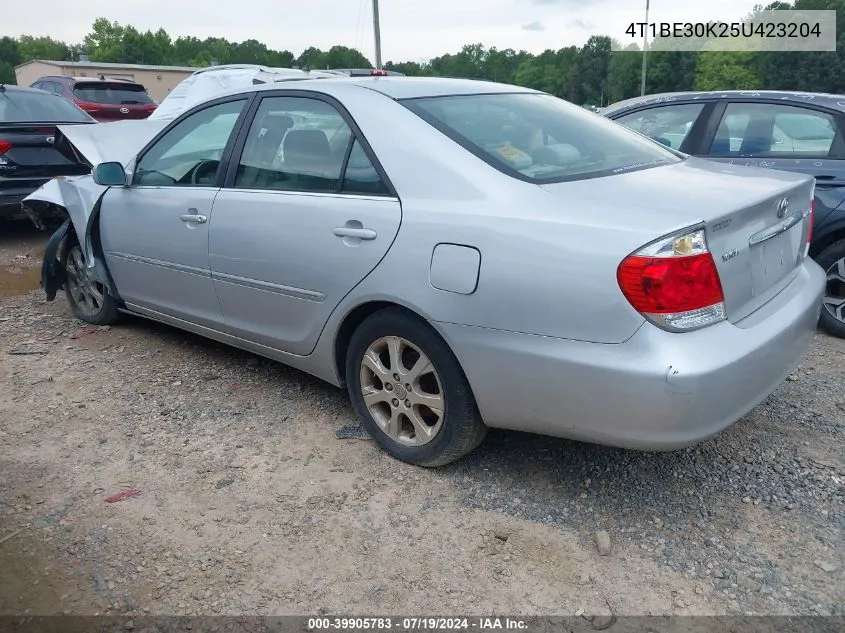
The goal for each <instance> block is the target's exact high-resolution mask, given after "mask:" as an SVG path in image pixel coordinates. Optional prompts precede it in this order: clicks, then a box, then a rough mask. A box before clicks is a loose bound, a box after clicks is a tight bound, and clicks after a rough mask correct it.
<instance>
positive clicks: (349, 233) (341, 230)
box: [334, 226, 378, 240]
mask: <svg viewBox="0 0 845 633" xmlns="http://www.w3.org/2000/svg"><path fill="white" fill-rule="evenodd" d="M334 234H335V235H337V236H338V237H357V238H358V239H359V240H374V239H376V237H377V236H378V233H376V232H375V231H373V230H372V229H356V228H352V227H349V226H339V227H337V228H336V229H335V230H334Z"/></svg>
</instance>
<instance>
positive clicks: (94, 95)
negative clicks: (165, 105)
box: [73, 83, 153, 105]
mask: <svg viewBox="0 0 845 633" xmlns="http://www.w3.org/2000/svg"><path fill="white" fill-rule="evenodd" d="M73 94H75V95H76V96H77V97H79V98H80V99H82V100H83V101H88V102H90V103H107V104H111V105H132V104H147V103H152V102H153V100H152V99H151V98H150V95H148V94H147V91H146V89H145V88H144V86H141V85H139V84H110V83H96V84H95V83H90V84H82V83H79V84H76V85H75V86H74V88H73Z"/></svg>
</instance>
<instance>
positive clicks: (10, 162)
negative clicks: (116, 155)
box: [0, 122, 89, 187]
mask: <svg viewBox="0 0 845 633" xmlns="http://www.w3.org/2000/svg"><path fill="white" fill-rule="evenodd" d="M63 125H67V124H63ZM58 136H59V134H58V128H57V126H56V124H54V123H38V122H27V123H4V122H0V150H2V152H1V153H0V182H2V181H3V180H7V179H9V180H10V179H15V180H18V179H43V178H53V177H55V176H75V175H80V174H86V173H88V171H89V168H88V166H87V165H85V164H84V162H82V161H80V160H78V159H77V158H76V157H75V156H74V154H73V152H72V151H70V150H69V149H68V148H62V147H60V146H57V144H56V139H57V138H58ZM0 187H2V184H0Z"/></svg>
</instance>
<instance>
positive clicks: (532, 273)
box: [333, 86, 654, 343]
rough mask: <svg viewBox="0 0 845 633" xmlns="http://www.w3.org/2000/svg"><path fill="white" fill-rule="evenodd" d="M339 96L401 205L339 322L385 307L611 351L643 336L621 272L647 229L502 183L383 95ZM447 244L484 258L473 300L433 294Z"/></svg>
mask: <svg viewBox="0 0 845 633" xmlns="http://www.w3.org/2000/svg"><path fill="white" fill-rule="evenodd" d="M333 92H334V93H335V96H336V97H337V98H339V99H340V100H341V101H342V103H344V105H345V106H346V107H347V109H348V110H349V112H350V114H351V115H352V116H353V118H354V119H355V121H356V122H357V123H358V125H359V126H360V127H361V128H362V131H363V133H364V135H365V136H366V138H367V141H368V142H369V144H370V145H371V147H372V148H373V150H374V152H375V154H376V155H377V156H378V158H379V160H380V162H381V163H382V166H383V167H384V169H385V171H386V173H387V174H388V176H389V178H390V180H391V181H392V183H393V185H394V186H395V188H396V190H397V192H398V195H399V198H400V200H401V203H402V225H401V227H400V230H399V234H398V236H397V238H396V241H395V242H394V244H393V246H392V248H391V250H390V251H389V252H388V254H387V255H386V257H385V259H384V260H383V261H382V263H381V264H380V265H379V266H378V267H377V268H376V269H375V270H374V271H373V272H372V273H371V274H370V275H369V276H368V277H367V278H366V279H365V280H364V281H363V282H362V283H361V284H360V285H359V286H358V287H356V288H355V289H354V290H353V291H352V293H350V295H349V296H348V297H347V298H346V300H345V301H344V302H343V303H342V304H341V307H340V311H341V312H344V311H348V310H349V309H351V308H353V307H354V306H355V305H358V304H360V303H363V302H366V301H372V300H388V301H395V302H397V303H401V304H403V305H406V306H408V307H409V308H411V309H413V310H415V311H417V312H418V313H420V314H421V315H423V316H424V317H425V318H427V319H429V320H431V321H439V322H447V323H459V324H464V325H471V326H477V327H484V328H493V329H500V330H510V331H517V332H525V333H530V334H537V335H542V336H555V337H562V338H570V339H576V340H583V341H595V342H606V343H618V342H621V341H624V340H626V339H628V338H630V337H631V336H632V335H633V334H634V332H636V330H637V329H638V328H639V327H640V326H641V325H642V323H643V321H644V320H643V318H642V317H641V316H640V315H639V314H638V313H636V312H635V311H634V310H633V309H632V308H631V307H630V305H629V304H628V302H627V300H626V299H625V298H624V296H623V295H622V293H621V291H620V290H619V287H618V285H617V282H616V267H617V266H618V264H619V262H620V261H621V259H622V258H624V257H625V256H626V255H627V254H628V253H629V252H630V251H631V250H632V249H634V248H636V247H637V246H639V245H641V244H642V243H644V242H646V241H649V240H650V239H653V237H654V236H653V234H652V232H650V228H649V227H648V226H646V227H643V228H642V229H639V228H637V227H636V226H624V227H620V226H618V225H616V224H614V223H613V222H612V221H607V218H606V217H604V216H603V214H602V210H601V209H595V208H592V205H591V203H590V200H589V199H588V198H587V199H584V198H582V197H580V193H579V197H574V198H571V199H569V200H562V199H561V198H560V197H558V196H555V195H552V194H550V193H548V192H547V191H544V190H543V189H542V188H540V187H539V186H536V185H533V184H529V183H525V182H522V181H519V180H516V179H513V178H511V177H509V176H506V175H504V174H502V173H501V172H499V171H497V170H495V169H494V168H492V167H490V166H489V165H487V164H486V163H484V162H483V161H481V160H480V159H478V158H476V157H475V156H473V155H472V154H470V153H469V152H467V151H466V150H465V149H463V148H462V147H460V146H459V145H458V144H456V143H455V142H453V141H452V140H451V139H449V138H447V137H446V136H444V135H442V134H441V133H440V132H438V131H437V130H435V129H434V128H432V127H431V126H429V124H427V123H426V122H424V121H423V120H422V119H420V118H419V117H417V116H416V115H415V114H413V113H412V112H410V111H409V110H407V109H406V108H405V107H404V106H402V105H400V104H397V103H395V102H393V101H392V100H390V99H388V98H387V97H385V96H383V95H380V94H377V93H375V92H372V91H368V90H362V89H360V88H358V87H354V86H338V88H337V89H336V90H334V91H333ZM397 137H398V138H397ZM397 140H399V142H397ZM594 187H596V188H598V187H602V184H601V183H600V181H598V180H596V181H595V184H594ZM443 243H446V244H457V245H465V246H470V247H473V248H475V249H477V250H478V251H479V252H480V254H481V264H480V273H479V277H478V284H477V287H476V289H475V291H474V292H473V293H472V294H459V293H455V292H448V291H444V290H438V289H436V288H435V287H433V286H432V284H431V280H430V267H431V260H432V253H433V252H434V249H435V247H436V246H437V245H438V244H443Z"/></svg>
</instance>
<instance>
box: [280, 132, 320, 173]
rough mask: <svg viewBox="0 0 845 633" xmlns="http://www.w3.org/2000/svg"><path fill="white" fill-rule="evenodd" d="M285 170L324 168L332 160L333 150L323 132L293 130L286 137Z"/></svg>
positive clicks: (283, 149) (284, 147)
mask: <svg viewBox="0 0 845 633" xmlns="http://www.w3.org/2000/svg"><path fill="white" fill-rule="evenodd" d="M282 151H283V152H284V160H285V168H286V169H287V170H289V171H302V170H309V169H313V168H315V167H320V166H324V165H326V164H327V163H328V161H329V159H330V158H331V153H332V152H331V148H330V147H329V140H328V139H327V138H326V134H325V132H323V131H322V130H291V131H290V132H288V133H287V135H286V136H285V141H284V145H283V147H282Z"/></svg>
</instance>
